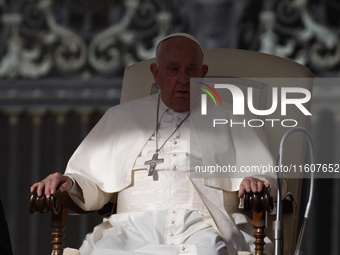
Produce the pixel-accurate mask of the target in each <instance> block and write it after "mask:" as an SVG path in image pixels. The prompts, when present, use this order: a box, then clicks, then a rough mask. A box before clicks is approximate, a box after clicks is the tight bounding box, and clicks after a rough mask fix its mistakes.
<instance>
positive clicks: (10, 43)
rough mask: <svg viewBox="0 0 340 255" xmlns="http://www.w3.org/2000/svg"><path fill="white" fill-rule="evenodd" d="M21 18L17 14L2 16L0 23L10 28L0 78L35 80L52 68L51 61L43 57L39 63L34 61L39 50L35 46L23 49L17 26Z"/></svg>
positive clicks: (1, 62)
mask: <svg viewBox="0 0 340 255" xmlns="http://www.w3.org/2000/svg"><path fill="white" fill-rule="evenodd" d="M21 20H22V17H21V16H20V15H18V14H7V15H3V16H2V19H1V21H2V23H3V24H5V25H8V26H9V27H10V31H11V32H10V37H9V38H8V40H7V41H6V45H7V51H6V53H5V55H4V56H3V57H2V59H1V61H0V77H6V78H16V77H19V76H21V77H27V78H37V77H39V76H42V75H46V74H47V73H48V71H49V70H50V68H51V67H52V60H51V58H49V56H48V55H47V56H45V57H44V58H43V59H42V60H41V61H40V63H38V64H37V63H35V61H36V60H37V59H38V58H39V56H40V48H39V46H38V45H37V44H35V45H34V47H33V49H31V50H28V49H25V48H24V47H23V44H24V39H23V38H22V37H21V36H20V34H19V25H20V23H21Z"/></svg>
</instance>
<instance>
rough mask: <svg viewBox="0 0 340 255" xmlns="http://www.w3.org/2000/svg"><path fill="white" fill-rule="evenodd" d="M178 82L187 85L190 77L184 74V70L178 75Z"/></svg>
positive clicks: (186, 73)
mask: <svg viewBox="0 0 340 255" xmlns="http://www.w3.org/2000/svg"><path fill="white" fill-rule="evenodd" d="M178 81H179V82H180V83H182V84H189V82H190V75H189V74H188V72H186V71H185V70H183V71H181V72H180V74H179V79H178Z"/></svg>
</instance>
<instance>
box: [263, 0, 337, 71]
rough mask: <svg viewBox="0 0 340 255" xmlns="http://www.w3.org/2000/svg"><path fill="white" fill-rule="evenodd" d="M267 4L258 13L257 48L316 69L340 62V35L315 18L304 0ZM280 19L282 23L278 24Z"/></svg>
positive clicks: (333, 65)
mask: <svg viewBox="0 0 340 255" xmlns="http://www.w3.org/2000/svg"><path fill="white" fill-rule="evenodd" d="M266 6H267V7H268V6H269V9H265V10H263V11H262V12H261V13H260V26H261V27H262V30H263V32H262V33H261V35H260V37H259V40H260V47H259V51H262V52H265V53H270V54H274V55H278V56H281V57H285V58H289V59H292V60H294V61H296V62H299V63H301V64H303V65H309V66H311V67H312V68H315V69H317V70H325V69H331V68H335V67H336V66H337V65H338V64H339V63H340V41H339V35H337V34H336V32H335V31H333V30H331V29H330V28H329V27H327V26H326V25H325V22H324V23H323V24H321V23H318V22H317V21H316V19H315V17H313V16H312V14H311V13H310V10H309V8H308V1H307V0H281V1H278V2H277V5H276V7H275V9H274V5H270V4H268V3H267V5H266ZM323 11H325V10H323ZM280 20H281V22H283V24H280V25H278V23H279V22H280ZM294 23H295V24H294ZM292 24H293V25H292ZM284 25H286V26H284ZM280 41H281V43H280ZM282 41H284V43H282Z"/></svg>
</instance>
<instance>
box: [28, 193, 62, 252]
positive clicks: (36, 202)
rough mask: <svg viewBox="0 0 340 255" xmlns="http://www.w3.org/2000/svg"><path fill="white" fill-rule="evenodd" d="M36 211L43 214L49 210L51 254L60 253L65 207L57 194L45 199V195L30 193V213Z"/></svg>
mask: <svg viewBox="0 0 340 255" xmlns="http://www.w3.org/2000/svg"><path fill="white" fill-rule="evenodd" d="M36 212H40V213H43V214H46V213H48V212H51V226H52V227H53V232H52V236H53V241H52V244H53V247H52V255H62V254H63V237H64V228H66V226H67V208H65V207H63V206H62V205H61V202H60V199H59V198H58V197H57V196H51V197H50V198H49V199H46V197H45V196H41V197H38V196H37V194H32V195H31V199H30V213H36Z"/></svg>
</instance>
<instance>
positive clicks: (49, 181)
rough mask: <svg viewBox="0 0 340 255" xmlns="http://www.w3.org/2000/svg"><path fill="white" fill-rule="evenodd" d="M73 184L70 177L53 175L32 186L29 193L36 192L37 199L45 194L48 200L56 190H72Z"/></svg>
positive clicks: (58, 174)
mask: <svg viewBox="0 0 340 255" xmlns="http://www.w3.org/2000/svg"><path fill="white" fill-rule="evenodd" d="M72 185H73V182H72V180H71V178H70V177H68V176H65V175H62V174H61V173H54V174H50V175H49V176H47V177H46V178H45V179H44V180H42V181H41V182H36V183H34V184H33V185H32V187H31V189H30V191H31V193H34V192H36V193H37V195H38V197H41V196H42V195H43V194H45V196H46V198H47V199H49V198H50V197H51V195H54V194H55V193H56V191H57V190H59V191H60V192H63V191H68V190H70V189H71V188H72Z"/></svg>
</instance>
